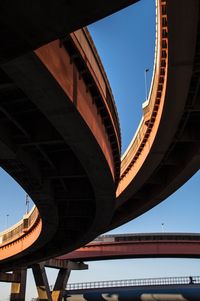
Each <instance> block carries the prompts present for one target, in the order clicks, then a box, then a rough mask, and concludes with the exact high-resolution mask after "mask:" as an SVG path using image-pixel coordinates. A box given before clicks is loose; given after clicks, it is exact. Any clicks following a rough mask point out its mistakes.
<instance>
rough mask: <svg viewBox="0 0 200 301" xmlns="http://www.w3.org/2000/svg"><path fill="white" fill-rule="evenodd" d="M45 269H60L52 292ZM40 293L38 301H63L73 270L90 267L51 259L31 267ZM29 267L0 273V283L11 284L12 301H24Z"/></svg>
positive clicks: (79, 263) (80, 263) (81, 263)
mask: <svg viewBox="0 0 200 301" xmlns="http://www.w3.org/2000/svg"><path fill="white" fill-rule="evenodd" d="M45 267H49V268H55V269H59V272H58V276H57V279H56V282H55V285H54V287H53V290H52V291H51V289H50V286H49V282H48V277H47V274H46V270H45ZM31 268H32V271H33V275H34V279H35V284H36V287H37V292H38V298H37V300H38V301H45V300H46V301H62V300H63V298H64V294H65V288H66V285H67V282H68V279H69V276H70V273H71V271H72V270H85V269H88V265H86V264H84V263H83V262H72V261H70V260H65V259H50V260H48V261H44V262H41V263H36V264H33V265H32V266H31ZM27 269H28V267H23V268H21V269H18V270H15V271H13V272H12V273H6V272H2V271H0V282H10V283H11V292H10V301H24V300H25V294H26V278H27Z"/></svg>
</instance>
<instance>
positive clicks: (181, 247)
mask: <svg viewBox="0 0 200 301" xmlns="http://www.w3.org/2000/svg"><path fill="white" fill-rule="evenodd" d="M138 257H141V258H142V257H194V258H199V257H200V241H191V240H189V241H187V240H172V241H167V240H164V241H163V240H162V241H151V240H148V241H134V242H123V243H122V242H118V243H116V242H113V243H99V244H91V245H87V246H85V247H83V248H80V249H78V250H75V251H73V252H71V253H68V254H66V255H64V256H61V257H59V258H60V259H69V260H86V261H91V260H105V259H119V258H138Z"/></svg>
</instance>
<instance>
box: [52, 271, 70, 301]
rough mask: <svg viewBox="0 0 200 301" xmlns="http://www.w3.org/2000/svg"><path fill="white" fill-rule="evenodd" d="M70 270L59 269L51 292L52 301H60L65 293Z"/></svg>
mask: <svg viewBox="0 0 200 301" xmlns="http://www.w3.org/2000/svg"><path fill="white" fill-rule="evenodd" d="M70 272H71V270H69V269H60V270H59V273H58V277H57V279H56V283H55V285H54V289H53V292H52V301H62V300H63V297H64V293H65V288H66V285H67V281H68V279H69V276H70Z"/></svg>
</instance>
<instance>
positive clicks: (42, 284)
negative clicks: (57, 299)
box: [32, 263, 52, 301]
mask: <svg viewBox="0 0 200 301" xmlns="http://www.w3.org/2000/svg"><path fill="white" fill-rule="evenodd" d="M32 270H33V275H34V278H35V284H36V287H37V292H38V297H39V300H40V301H45V300H46V301H52V297H51V292H50V288H49V283H48V279H47V274H46V271H45V267H44V264H41V263H40V264H34V265H33V266H32Z"/></svg>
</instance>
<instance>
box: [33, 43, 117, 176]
mask: <svg viewBox="0 0 200 301" xmlns="http://www.w3.org/2000/svg"><path fill="white" fill-rule="evenodd" d="M35 53H36V55H37V56H38V58H39V59H40V60H41V61H42V63H43V64H44V65H45V66H46V68H47V69H48V70H49V71H50V73H51V74H52V75H53V76H54V78H55V79H56V80H57V82H58V83H59V85H60V86H61V87H62V89H63V90H64V91H65V93H66V95H67V96H68V98H69V99H70V100H71V102H74V104H75V106H76V108H77V110H78V111H79V113H80V114H81V116H82V117H83V119H84V120H85V122H86V123H87V125H88V127H89V128H90V130H91V132H92V133H93V135H94V137H95V138H96V140H97V141H98V144H99V145H100V147H101V149H102V151H103V153H104V156H105V158H106V160H107V162H108V164H109V166H110V170H111V173H112V175H113V178H114V169H115V168H114V161H113V155H112V148H111V144H110V141H109V139H108V136H107V134H106V131H105V127H104V124H103V120H102V119H101V116H100V114H98V110H97V107H96V106H95V104H94V103H93V100H92V96H91V95H90V93H88V89H87V86H86V84H85V83H84V81H83V80H82V78H81V77H79V76H78V74H79V72H78V70H77V68H76V66H75V65H74V63H73V62H72V61H71V59H70V56H69V54H68V53H67V51H66V50H65V48H64V47H61V46H60V41H59V40H56V41H54V42H52V43H49V44H47V45H45V46H43V47H41V48H39V49H37V50H36V51H35ZM102 89H103V88H102ZM75 91H76V93H75ZM74 94H76V99H75V100H74Z"/></svg>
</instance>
